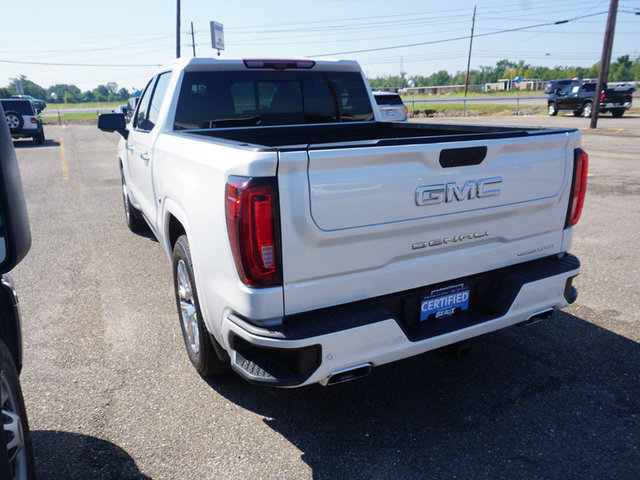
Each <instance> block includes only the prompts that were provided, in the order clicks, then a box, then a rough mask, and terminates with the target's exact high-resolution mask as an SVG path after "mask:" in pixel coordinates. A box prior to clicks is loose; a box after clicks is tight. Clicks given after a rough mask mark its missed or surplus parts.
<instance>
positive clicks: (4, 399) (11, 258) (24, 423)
mask: <svg viewBox="0 0 640 480" xmlns="http://www.w3.org/2000/svg"><path fill="white" fill-rule="evenodd" d="M25 101H28V100H25ZM1 115H4V111H3V109H2V107H1V106H0V116H1ZM30 247H31V231H30V228H29V218H28V217H27V206H26V203H25V199H24V192H23V189H22V182H21V180H20V172H19V171H18V162H17V160H16V155H15V152H14V150H13V142H12V141H11V136H10V135H9V129H8V128H7V127H6V126H5V125H4V124H3V123H2V122H0V398H1V400H0V408H1V409H2V412H1V413H2V415H1V416H0V418H1V421H0V479H3V480H4V479H14V480H15V479H26V480H29V479H34V478H35V476H36V471H35V464H34V460H33V450H32V446H31V437H30V434H29V422H28V420H27V412H26V410H25V407H24V399H23V397H22V389H21V388H20V379H19V375H20V370H21V368H22V327H21V322H20V310H19V308H18V297H17V295H16V291H15V288H14V286H13V281H12V280H11V277H10V276H9V275H7V272H8V271H9V270H11V269H12V268H13V267H15V266H16V265H17V264H18V263H19V262H20V260H22V259H23V258H24V256H25V255H26V254H27V252H28V251H29V248H30Z"/></svg>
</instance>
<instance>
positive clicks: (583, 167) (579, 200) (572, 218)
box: [565, 148, 589, 228]
mask: <svg viewBox="0 0 640 480" xmlns="http://www.w3.org/2000/svg"><path fill="white" fill-rule="evenodd" d="M588 169H589V155H587V152H585V151H584V150H582V149H581V148H576V149H575V153H574V164H573V184H572V185H573V186H572V188H571V201H570V202H569V211H568V212H567V222H566V225H565V228H567V227H572V226H574V225H575V224H576V223H578V220H580V214H581V213H582V206H583V205H584V197H585V194H586V193H587V170H588Z"/></svg>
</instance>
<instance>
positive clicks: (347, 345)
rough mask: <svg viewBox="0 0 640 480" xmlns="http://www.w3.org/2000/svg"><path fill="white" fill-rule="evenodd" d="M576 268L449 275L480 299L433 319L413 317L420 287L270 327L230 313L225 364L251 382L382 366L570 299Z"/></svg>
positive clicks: (550, 261) (304, 380)
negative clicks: (467, 286)
mask: <svg viewBox="0 0 640 480" xmlns="http://www.w3.org/2000/svg"><path fill="white" fill-rule="evenodd" d="M579 268H580V263H579V261H578V259H577V258H576V257H574V256H573V255H569V254H563V255H558V256H552V257H547V258H544V259H540V260H535V261H531V262H526V263H523V264H519V265H515V266H512V267H507V268H503V269H499V270H495V271H492V272H487V273H485V274H481V275H476V276H473V277H467V278H463V279H455V280H452V281H451V282H449V283H458V282H465V283H469V284H470V285H471V291H472V297H473V296H474V295H475V296H476V298H478V297H479V296H481V298H479V299H477V300H475V302H472V303H471V304H470V306H469V310H468V311H466V312H462V313H458V314H457V315H454V316H452V317H448V318H441V319H438V320H435V321H433V320H432V321H428V322H419V321H418V320H417V319H416V318H414V317H415V316H414V315H413V312H414V311H416V312H417V305H419V303H416V301H415V299H416V298H417V299H420V298H421V297H422V296H423V292H424V291H426V288H425V289H416V290H412V291H410V292H400V293H398V294H394V295H390V296H386V297H380V298H377V299H371V300H368V301H364V302H357V303H353V304H348V305H342V306H339V307H333V308H329V309H324V310H320V311H315V312H310V313H307V314H302V315H296V316H295V317H289V318H285V320H284V322H283V326H282V327H278V328H274V329H265V328H261V327H257V326H255V325H253V324H251V323H250V322H248V321H246V320H244V319H241V318H239V317H238V316H236V315H233V314H231V315H228V316H227V317H226V318H225V319H224V321H223V324H222V335H223V338H224V342H225V344H226V345H225V347H226V348H227V350H228V352H229V354H230V357H231V365H232V367H233V369H234V370H235V371H236V372H238V373H239V374H240V375H241V376H243V377H244V378H245V379H247V380H249V381H251V382H254V383H260V384H268V385H274V386H289V387H292V386H303V385H308V384H312V383H317V382H319V383H321V384H326V383H327V382H328V381H329V379H330V378H331V377H332V376H333V375H334V374H336V373H337V372H342V371H345V370H347V371H348V370H349V369H350V368H352V367H356V368H358V369H360V370H362V369H363V368H365V369H368V367H373V366H377V365H383V364H385V363H390V362H393V361H396V360H400V359H403V358H407V357H411V356H414V355H418V354H421V353H424V352H427V351H429V350H434V349H436V348H440V347H443V346H446V345H450V344H453V343H457V342H460V341H462V340H467V339H469V338H473V337H477V336H479V335H483V334H485V333H489V332H492V331H495V330H499V329H502V328H505V327H508V326H511V325H514V324H517V323H521V322H525V321H527V320H528V319H530V318H532V317H534V316H536V314H539V313H540V312H544V311H546V310H548V309H554V310H555V309H560V308H563V307H565V306H566V305H568V304H569V303H570V302H573V301H575V298H576V291H575V288H574V287H572V286H571V280H572V279H573V277H575V276H576V275H578V273H579ZM487 285H489V287H487ZM433 287H438V285H436V286H430V287H429V288H433ZM483 290H486V291H485V292H484V293H482V291H483Z"/></svg>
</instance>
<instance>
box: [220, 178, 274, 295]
mask: <svg viewBox="0 0 640 480" xmlns="http://www.w3.org/2000/svg"><path fill="white" fill-rule="evenodd" d="M225 194H226V204H225V209H226V216H227V231H228V233H229V242H230V243H231V250H232V251H233V258H234V260H235V263H236V268H237V270H238V275H239V276H240V279H241V280H242V282H243V283H244V284H246V285H250V286H252V287H267V286H275V285H280V284H281V283H282V279H281V278H282V275H281V268H280V238H279V232H280V231H279V206H278V192H277V187H276V179H275V177H254V178H248V177H229V180H228V181H227V186H226V191H225Z"/></svg>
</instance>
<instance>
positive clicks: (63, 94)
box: [0, 55, 640, 103]
mask: <svg viewBox="0 0 640 480" xmlns="http://www.w3.org/2000/svg"><path fill="white" fill-rule="evenodd" d="M599 68H600V64H599V63H596V64H594V65H593V66H591V67H553V68H549V67H534V66H531V65H528V64H526V63H525V61H524V60H520V61H518V62H513V61H510V60H506V59H505V60H500V61H498V62H497V63H496V65H495V66H494V67H483V66H481V67H480V68H479V69H477V70H476V69H473V70H470V71H469V84H470V85H484V84H485V83H493V82H497V81H498V79H500V78H515V77H521V78H523V79H524V78H538V79H541V80H553V79H559V78H597V77H598V71H599ZM465 76H466V72H465V71H457V72H456V73H454V74H451V73H449V72H448V71H446V70H440V71H439V72H436V73H433V74H431V75H429V76H424V75H413V76H410V77H407V75H406V73H405V72H401V74H400V75H387V76H382V77H373V78H369V84H370V85H371V88H374V89H375V88H381V87H400V88H406V87H408V86H409V82H410V81H412V82H413V84H414V86H416V87H430V86H436V85H462V84H464V82H465ZM18 79H19V80H20V82H21V83H22V88H23V90H24V93H25V94H26V95H31V96H32V97H35V98H42V99H44V100H46V101H47V102H49V103H83V102H126V101H127V99H128V98H130V97H132V96H133V95H134V91H129V90H127V89H126V88H121V87H119V86H118V84H117V83H116V82H108V83H107V84H106V85H98V86H97V87H96V88H94V89H93V90H87V91H85V92H83V91H81V90H80V89H79V88H78V87H76V86H75V85H70V84H58V85H53V86H51V87H49V88H43V87H41V86H40V85H38V84H36V83H34V82H32V81H31V80H28V79H27V78H26V77H25V76H24V75H20V76H19V77H18ZM609 81H610V82H630V81H640V57H638V58H636V59H635V60H631V59H630V57H629V55H623V56H621V57H618V58H617V59H616V61H615V62H612V63H611V66H610V68H609ZM16 93H17V90H16V86H15V82H13V83H11V84H10V85H9V86H7V87H4V88H3V87H0V98H7V97H10V96H11V95H15V94H16ZM52 93H54V94H55V96H52V95H51V94H52ZM54 97H55V98H54Z"/></svg>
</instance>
